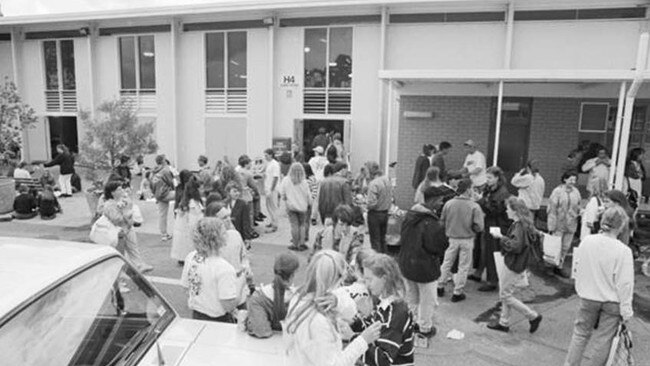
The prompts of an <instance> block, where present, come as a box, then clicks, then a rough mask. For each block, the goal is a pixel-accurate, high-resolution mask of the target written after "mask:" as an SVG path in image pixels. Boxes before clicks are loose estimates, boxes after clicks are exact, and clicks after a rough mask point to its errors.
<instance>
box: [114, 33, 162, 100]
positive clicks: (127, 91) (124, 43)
mask: <svg viewBox="0 0 650 366" xmlns="http://www.w3.org/2000/svg"><path fill="white" fill-rule="evenodd" d="M118 42H119V52H120V81H121V88H120V96H121V97H122V99H124V100H126V101H127V103H129V104H131V105H132V106H133V108H134V109H136V110H139V111H155V110H156V49H155V46H154V36H152V35H148V36H128V37H120V38H119V39H118Z"/></svg>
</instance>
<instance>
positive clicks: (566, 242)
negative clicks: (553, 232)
mask: <svg viewBox="0 0 650 366" xmlns="http://www.w3.org/2000/svg"><path fill="white" fill-rule="evenodd" d="M575 233H576V232H575V231H570V232H563V233H561V234H562V251H561V252H560V265H559V266H558V267H559V268H562V266H563V265H564V258H566V255H567V253H569V250H571V243H573V236H574V235H575ZM558 234H560V233H558Z"/></svg>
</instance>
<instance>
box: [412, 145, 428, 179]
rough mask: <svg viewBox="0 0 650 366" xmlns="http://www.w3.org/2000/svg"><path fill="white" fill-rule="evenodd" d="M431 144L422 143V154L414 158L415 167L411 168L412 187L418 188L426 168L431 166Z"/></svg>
mask: <svg viewBox="0 0 650 366" xmlns="http://www.w3.org/2000/svg"><path fill="white" fill-rule="evenodd" d="M432 151H433V146H432V145H429V144H424V145H422V154H420V156H418V158H417V159H415V169H414V170H413V182H412V185H413V189H418V187H419V186H420V183H422V181H423V180H424V177H425V176H426V174H427V169H429V166H431V161H430V159H431V154H432Z"/></svg>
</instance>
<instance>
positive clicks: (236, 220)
mask: <svg viewBox="0 0 650 366" xmlns="http://www.w3.org/2000/svg"><path fill="white" fill-rule="evenodd" d="M227 204H230V202H228V203H227ZM230 219H231V220H232V224H233V226H234V227H235V229H237V231H239V234H241V237H242V239H244V240H250V239H252V237H251V233H250V229H251V222H250V221H251V220H250V214H249V212H248V206H247V205H246V202H244V200H242V199H238V200H236V201H235V203H234V204H233V205H232V207H230Z"/></svg>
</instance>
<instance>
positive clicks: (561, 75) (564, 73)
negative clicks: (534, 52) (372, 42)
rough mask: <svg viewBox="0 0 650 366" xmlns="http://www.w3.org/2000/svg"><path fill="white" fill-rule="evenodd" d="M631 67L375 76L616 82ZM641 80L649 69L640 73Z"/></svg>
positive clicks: (384, 74)
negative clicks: (619, 68)
mask: <svg viewBox="0 0 650 366" xmlns="http://www.w3.org/2000/svg"><path fill="white" fill-rule="evenodd" d="M637 74H638V73H637V72H636V71H634V70H552V69H551V70H549V69H543V70H535V69H525V70H523V69H514V70H513V69H488V70H480V69H474V70H460V69H452V70H380V71H379V78H380V79H383V80H390V81H429V82H454V83H473V82H475V83H484V82H499V81H504V82H556V83H558V82H566V83H571V82H578V83H583V82H589V83H592V82H620V81H630V80H633V79H634V78H635V77H636V76H637ZM642 78H643V79H644V80H647V79H650V72H648V71H645V72H643V73H642Z"/></svg>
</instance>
